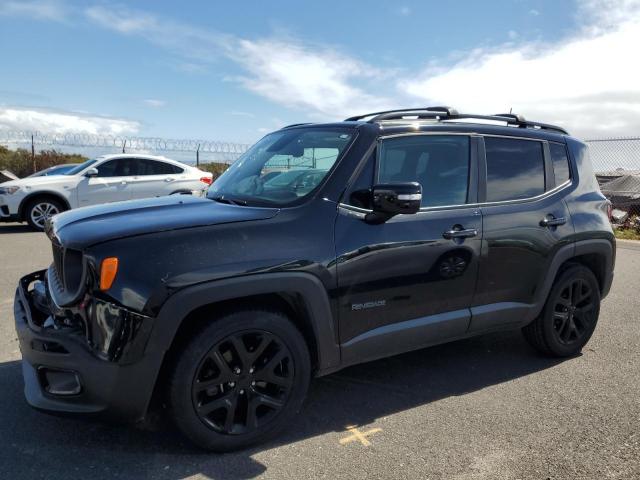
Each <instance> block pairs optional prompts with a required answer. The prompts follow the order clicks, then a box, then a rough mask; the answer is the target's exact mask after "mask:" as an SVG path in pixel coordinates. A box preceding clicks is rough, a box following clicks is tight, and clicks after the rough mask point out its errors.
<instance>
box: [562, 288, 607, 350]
mask: <svg viewBox="0 0 640 480" xmlns="http://www.w3.org/2000/svg"><path fill="white" fill-rule="evenodd" d="M593 297H594V295H593V289H592V287H591V286H590V285H589V282H586V281H585V280H583V279H582V278H576V279H574V280H571V281H570V282H568V283H567V284H566V285H565V286H564V288H563V289H562V290H561V291H560V295H558V296H557V298H556V301H555V307H554V310H553V329H554V331H555V332H556V335H557V337H558V341H559V342H560V343H562V344H563V345H571V344H572V343H579V342H580V340H581V339H582V337H583V336H584V335H586V334H590V332H591V330H592V329H591V326H592V324H593V323H594V322H595V321H596V319H597V317H596V316H595V315H594V313H595V301H594V298H593Z"/></svg>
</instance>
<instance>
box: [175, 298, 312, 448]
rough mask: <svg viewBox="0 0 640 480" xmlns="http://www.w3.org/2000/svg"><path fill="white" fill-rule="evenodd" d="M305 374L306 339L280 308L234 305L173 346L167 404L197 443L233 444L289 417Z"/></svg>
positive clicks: (270, 433)
mask: <svg viewBox="0 0 640 480" xmlns="http://www.w3.org/2000/svg"><path fill="white" fill-rule="evenodd" d="M310 380H311V360H310V356H309V350H308V347H307V343H306V341H305V339H304V337H303V336H302V334H301V333H300V331H299V330H298V329H297V328H296V326H295V325H294V324H293V323H292V322H291V320H290V319H289V318H288V317H287V316H286V315H284V314H283V313H281V312H277V311H271V310H262V309H255V310H241V311H236V312H232V313H228V314H226V315H222V316H220V317H218V318H217V319H216V320H213V321H210V322H204V323H203V324H202V325H201V326H200V327H199V328H197V329H196V330H195V331H194V332H193V333H192V334H191V335H190V337H189V338H188V339H186V340H185V341H184V342H183V343H182V345H181V346H180V347H179V349H178V350H176V352H175V353H174V360H173V367H172V371H171V373H170V377H169V382H168V385H167V387H168V391H167V394H168V398H167V400H168V404H169V412H170V414H171V416H172V417H173V420H174V422H175V424H176V426H177V427H178V428H179V429H180V430H181V431H182V432H183V433H184V434H185V435H186V436H187V437H188V438H189V439H190V440H191V441H192V442H194V443H195V444H196V445H198V446H200V447H202V448H205V449H208V450H213V451H230V450H237V449H240V448H245V447H247V446H249V445H252V444H254V443H259V442H263V441H265V440H268V439H269V438H272V437H274V436H275V435H276V434H277V433H278V432H280V431H281V430H282V429H283V428H285V427H287V426H289V425H291V424H292V423H293V421H294V418H295V416H296V414H297V413H298V411H299V410H300V408H301V407H302V403H303V401H304V398H305V396H306V393H307V389H308V387H309V382H310Z"/></svg>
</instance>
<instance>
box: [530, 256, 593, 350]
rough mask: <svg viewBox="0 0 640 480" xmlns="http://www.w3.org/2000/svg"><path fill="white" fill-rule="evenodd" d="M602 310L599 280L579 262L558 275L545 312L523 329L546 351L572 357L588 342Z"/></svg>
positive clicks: (538, 348)
mask: <svg viewBox="0 0 640 480" xmlns="http://www.w3.org/2000/svg"><path fill="white" fill-rule="evenodd" d="M599 313H600V287H599V285H598V281H597V279H596V277H595V275H594V274H593V272H592V271H591V270H589V269H588V268H587V267H585V266H582V265H575V266H572V267H570V268H568V269H566V270H565V271H564V272H562V273H561V274H560V275H559V276H558V278H557V279H556V281H555V282H554V284H553V287H551V292H550V293H549V297H548V299H547V303H546V304H545V306H544V309H543V311H542V313H541V314H540V316H539V317H538V318H536V319H535V320H534V321H533V322H532V323H530V324H529V325H527V326H526V327H524V328H523V333H524V336H525V338H526V339H527V341H528V342H529V343H530V344H531V345H532V346H533V347H535V348H536V349H537V350H539V351H541V352H542V353H544V354H547V355H551V356H556V357H568V356H571V355H575V354H577V353H579V352H580V351H581V350H582V347H584V346H585V345H586V344H587V342H588V341H589V339H590V338H591V335H592V334H593V332H594V330H595V328H596V324H597V322H598V315H599Z"/></svg>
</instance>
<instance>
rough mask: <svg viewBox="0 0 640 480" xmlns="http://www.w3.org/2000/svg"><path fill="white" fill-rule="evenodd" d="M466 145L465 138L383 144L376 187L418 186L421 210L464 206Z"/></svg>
mask: <svg viewBox="0 0 640 480" xmlns="http://www.w3.org/2000/svg"><path fill="white" fill-rule="evenodd" d="M469 145H470V142H469V137H467V136H464V135H409V136H406V137H397V138H389V139H385V140H382V143H381V145H380V149H379V155H378V173H377V183H404V182H418V183H419V184H420V185H421V186H422V206H423V207H437V206H447V205H464V204H465V203H467V194H468V190H469V158H470V148H469Z"/></svg>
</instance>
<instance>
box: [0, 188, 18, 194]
mask: <svg viewBox="0 0 640 480" xmlns="http://www.w3.org/2000/svg"><path fill="white" fill-rule="evenodd" d="M18 190H20V187H0V195H2V194H5V195H13V194H14V193H16V192H17V191H18Z"/></svg>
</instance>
